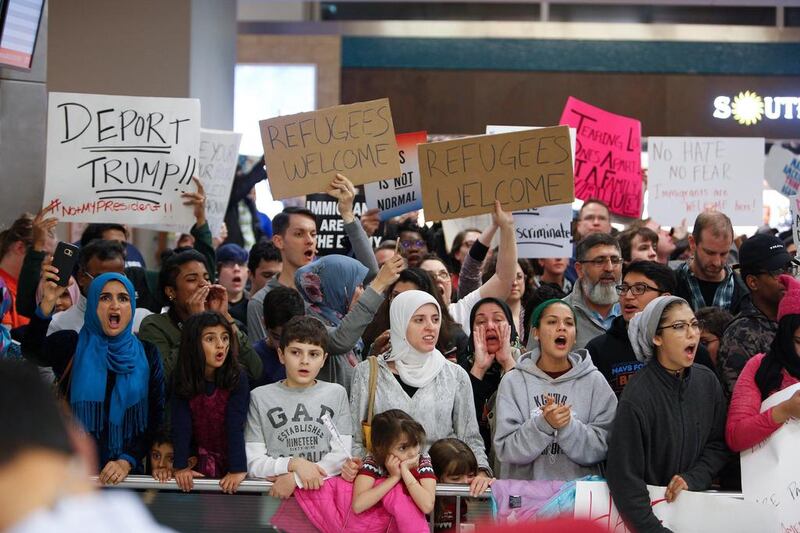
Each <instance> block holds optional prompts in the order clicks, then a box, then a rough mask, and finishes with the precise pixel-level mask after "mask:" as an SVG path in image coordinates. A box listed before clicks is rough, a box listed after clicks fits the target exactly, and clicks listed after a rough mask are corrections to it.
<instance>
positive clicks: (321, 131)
mask: <svg viewBox="0 0 800 533" xmlns="http://www.w3.org/2000/svg"><path fill="white" fill-rule="evenodd" d="M259 124H260V125H261V141H262V143H263V144H264V158H265V159H266V162H267V175H268V178H269V186H270V190H271V191H272V197H273V198H274V199H276V200H282V199H284V198H289V197H292V196H299V195H303V194H313V193H317V192H320V191H324V190H325V189H327V187H328V184H329V183H330V182H331V180H333V178H334V177H336V174H337V173H341V174H344V175H345V176H347V178H348V179H349V180H350V181H352V182H353V183H354V184H356V185H360V184H364V183H368V182H370V181H378V180H385V179H393V178H396V177H397V176H399V175H400V174H401V172H400V162H399V161H398V159H397V142H396V140H395V134H394V124H393V122H392V111H391V109H390V108H389V100H388V99H386V98H382V99H380V100H372V101H369V102H359V103H356V104H349V105H340V106H335V107H328V108H326V109H320V110H319V111H311V112H308V113H298V114H296V115H287V116H283V117H275V118H270V119H267V120H262V121H260V122H259Z"/></svg>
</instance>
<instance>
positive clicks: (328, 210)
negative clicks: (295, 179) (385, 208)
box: [305, 187, 381, 257]
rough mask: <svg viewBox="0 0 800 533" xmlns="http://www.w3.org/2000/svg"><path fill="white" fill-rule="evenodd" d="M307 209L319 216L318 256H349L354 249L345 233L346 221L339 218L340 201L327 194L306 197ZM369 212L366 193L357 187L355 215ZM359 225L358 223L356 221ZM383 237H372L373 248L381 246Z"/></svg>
mask: <svg viewBox="0 0 800 533" xmlns="http://www.w3.org/2000/svg"><path fill="white" fill-rule="evenodd" d="M305 206H306V209H309V210H310V211H311V212H312V213H314V214H315V215H316V216H317V256H319V257H322V256H323V255H330V254H344V255H348V254H349V253H350V251H351V249H352V247H351V245H350V239H348V238H347V234H346V233H345V232H344V221H343V220H342V217H341V216H339V208H338V201H337V200H336V198H334V197H333V196H330V195H329V194H325V193H317V194H309V195H306V205H305ZM366 210H367V202H366V201H365V199H364V191H363V190H361V187H356V197H355V199H354V200H353V214H354V215H355V216H356V217H359V216H361V215H362V214H363V213H364V211H366ZM356 223H358V221H356ZM380 241H381V236H380V235H378V236H376V237H372V238H371V239H370V243H371V244H372V246H373V247H376V246H378V245H379V244H380Z"/></svg>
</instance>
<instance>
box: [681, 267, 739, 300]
mask: <svg viewBox="0 0 800 533" xmlns="http://www.w3.org/2000/svg"><path fill="white" fill-rule="evenodd" d="M675 273H676V274H677V276H678V283H679V284H684V283H685V284H686V285H687V286H688V287H689V290H690V291H691V296H692V301H691V302H689V303H691V304H692V309H694V310H695V311H697V310H698V309H700V308H701V307H707V306H709V305H712V306H714V307H719V308H721V309H730V307H731V303H732V302H733V291H734V286H735V279H734V276H733V270H732V269H731V267H729V266H726V267H725V279H723V280H722V281H720V283H719V285H717V292H716V293H714V301H713V302H712V303H707V302H706V300H705V298H703V293H702V291H701V290H700V284H699V283H698V282H697V278H696V277H695V275H694V272H692V269H691V268H689V262H688V261H687V262H686V263H683V264H682V265H681V266H679V267H678V269H677V270H676V271H675Z"/></svg>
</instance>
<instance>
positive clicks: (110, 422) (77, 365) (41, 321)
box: [22, 264, 164, 484]
mask: <svg viewBox="0 0 800 533" xmlns="http://www.w3.org/2000/svg"><path fill="white" fill-rule="evenodd" d="M42 279H43V281H44V283H43V287H44V290H43V297H42V301H41V303H40V304H39V306H38V307H37V309H36V314H35V317H34V318H33V319H32V320H31V323H30V325H29V326H28V329H27V331H26V333H25V338H24V340H23V343H22V350H23V353H24V354H25V355H26V357H29V358H31V359H34V360H36V362H38V363H39V364H42V365H46V366H52V367H53V371H54V372H55V374H56V376H57V378H58V380H59V388H60V390H61V392H62V394H63V395H64V396H65V398H66V400H67V401H68V402H69V404H70V407H71V408H72V412H73V414H74V416H75V418H76V419H77V420H79V421H80V423H81V424H82V425H83V427H84V428H85V429H86V431H87V432H88V433H90V434H91V435H92V436H93V437H94V438H95V440H96V442H97V447H98V451H99V455H100V468H101V472H100V481H101V482H103V483H106V484H117V483H119V482H121V481H123V480H124V479H125V477H126V476H127V475H128V474H129V473H130V472H131V471H133V470H136V471H139V470H141V466H142V459H143V457H144V456H145V454H146V452H147V447H148V445H149V435H150V434H151V433H152V432H153V431H154V430H155V429H156V428H157V427H158V426H159V425H160V424H161V420H162V415H163V411H164V374H163V369H162V365H161V357H160V356H159V353H158V349H157V348H156V347H155V346H154V345H152V344H149V343H146V342H142V341H140V340H139V339H138V338H136V336H135V335H134V334H133V332H132V331H131V329H132V325H133V323H132V321H131V317H132V316H133V313H134V311H135V310H136V298H135V291H134V288H133V285H132V284H131V282H130V281H129V280H128V278H126V277H125V276H124V275H122V274H117V273H106V274H102V275H100V276H97V277H96V278H95V279H94V281H92V283H91V285H90V286H89V290H88V294H87V304H86V316H85V318H84V324H83V327H82V328H81V330H80V332H79V333H76V332H75V331H71V330H62V331H58V332H56V333H53V334H52V335H50V336H46V335H47V327H48V325H49V323H50V318H51V315H52V313H53V309H54V308H55V305H56V300H57V299H58V295H59V294H60V292H61V291H62V290H63V289H62V288H61V287H59V286H58V285H56V283H55V280H56V279H58V275H57V269H56V268H55V267H53V266H51V265H49V264H45V265H44V266H43V267H42Z"/></svg>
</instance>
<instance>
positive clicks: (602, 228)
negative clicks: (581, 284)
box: [564, 198, 611, 284]
mask: <svg viewBox="0 0 800 533" xmlns="http://www.w3.org/2000/svg"><path fill="white" fill-rule="evenodd" d="M575 233H576V235H575V240H574V242H580V240H581V239H585V238H586V237H588V236H589V235H593V234H595V233H605V234H606V235H611V210H610V209H609V208H608V204H606V203H605V202H604V201H602V200H599V199H597V198H589V199H588V200H586V201H585V202H583V205H582V206H581V208H580V210H579V211H578V221H577V223H576V224H575ZM574 255H575V257H577V254H574ZM575 263H576V261H575V258H570V260H569V266H567V270H566V271H565V272H564V277H565V278H566V279H567V280H568V281H569V282H570V283H571V284H574V283H575V280H577V279H578V271H577V269H576V266H575Z"/></svg>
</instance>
